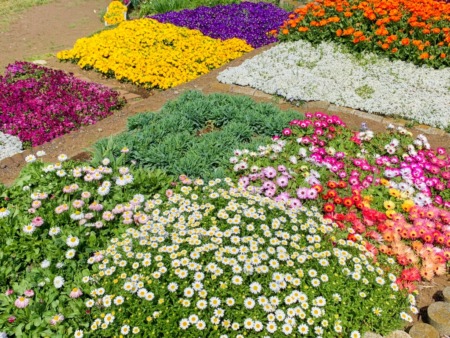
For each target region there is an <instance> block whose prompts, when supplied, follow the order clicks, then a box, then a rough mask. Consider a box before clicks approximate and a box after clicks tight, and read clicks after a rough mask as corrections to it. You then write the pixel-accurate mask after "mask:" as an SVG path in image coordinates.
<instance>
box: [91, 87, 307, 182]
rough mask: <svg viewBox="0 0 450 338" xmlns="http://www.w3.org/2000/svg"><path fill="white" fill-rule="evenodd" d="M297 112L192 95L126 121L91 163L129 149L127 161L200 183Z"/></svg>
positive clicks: (218, 173) (98, 149) (101, 143)
mask: <svg viewBox="0 0 450 338" xmlns="http://www.w3.org/2000/svg"><path fill="white" fill-rule="evenodd" d="M301 118H302V116H301V115H300V114H299V113H298V112H293V111H287V112H283V111H281V110H279V109H278V108H277V107H275V106H274V105H271V104H262V103H260V104H258V103H255V102H254V101H253V100H251V99H250V98H247V97H243V96H231V95H224V94H213V95H209V96H205V95H203V94H201V93H199V92H195V91H191V92H186V93H184V94H183V95H181V96H180V97H179V98H178V99H177V100H175V101H170V102H168V103H167V104H166V105H165V106H164V107H163V108H162V110H161V112H160V113H144V114H140V115H137V116H135V117H132V118H130V119H129V120H128V131H127V132H125V133H123V134H120V135H118V136H115V137H113V138H112V139H109V140H108V139H103V140H101V141H99V142H98V143H97V144H96V145H95V151H94V164H97V163H99V160H100V159H102V158H103V157H105V156H106V157H108V158H112V157H113V156H118V155H119V154H120V151H121V149H122V148H123V147H128V148H129V149H130V153H129V154H128V155H129V156H128V157H127V158H128V159H129V160H130V161H135V162H136V164H137V165H138V166H142V167H144V168H150V169H161V170H164V171H165V172H167V173H168V174H171V175H180V174H185V175H188V176H189V177H201V178H204V179H210V178H217V177H223V172H224V167H226V166H227V164H228V161H229V157H230V156H231V155H232V151H233V150H234V149H237V148H243V147H245V148H248V149H256V148H257V147H258V146H259V145H262V144H266V143H268V142H269V141H270V137H271V136H273V135H275V134H277V133H279V132H281V130H282V129H283V127H285V126H286V125H287V124H288V123H289V121H291V120H292V119H301Z"/></svg>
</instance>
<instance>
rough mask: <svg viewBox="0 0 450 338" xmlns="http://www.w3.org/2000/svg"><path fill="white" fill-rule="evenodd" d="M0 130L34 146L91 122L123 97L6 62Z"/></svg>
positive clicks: (0, 79) (0, 78)
mask: <svg viewBox="0 0 450 338" xmlns="http://www.w3.org/2000/svg"><path fill="white" fill-rule="evenodd" d="M0 97H1V98H2V99H1V100H0V112H1V113H0V122H1V123H0V130H1V131H2V132H4V133H6V134H10V135H17V136H18V137H19V139H20V140H21V141H22V143H24V145H25V146H38V145H41V144H43V143H45V142H48V141H51V140H53V139H54V138H57V137H59V136H61V135H64V134H67V133H69V132H71V131H73V130H76V129H78V128H79V127H80V126H82V125H89V124H94V123H96V122H97V121H99V120H101V119H103V118H105V117H107V116H109V115H111V114H113V112H114V110H117V109H120V108H121V107H122V106H123V105H124V103H125V101H124V100H123V99H120V98H119V94H118V93H117V92H115V91H112V90H110V89H108V88H106V87H103V86H101V85H98V84H94V83H87V82H85V81H81V80H78V79H76V78H74V77H73V76H72V75H68V74H66V73H64V72H62V71H59V70H53V69H49V68H45V67H41V66H38V65H34V64H32V63H27V62H16V63H14V64H12V65H9V66H8V67H7V69H6V73H5V76H0Z"/></svg>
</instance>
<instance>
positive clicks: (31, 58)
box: [25, 53, 55, 62]
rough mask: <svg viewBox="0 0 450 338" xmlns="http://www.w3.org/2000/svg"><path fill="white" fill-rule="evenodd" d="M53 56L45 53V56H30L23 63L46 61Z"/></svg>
mask: <svg viewBox="0 0 450 338" xmlns="http://www.w3.org/2000/svg"><path fill="white" fill-rule="evenodd" d="M53 56H55V54H54V53H45V54H38V55H32V56H30V57H27V58H25V61H28V62H33V61H36V60H46V59H48V58H51V57H53Z"/></svg>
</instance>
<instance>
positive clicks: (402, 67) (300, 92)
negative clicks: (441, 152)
mask: <svg viewBox="0 0 450 338" xmlns="http://www.w3.org/2000/svg"><path fill="white" fill-rule="evenodd" d="M218 80H219V81H221V82H224V83H235V84H239V85H242V86H247V85H249V86H251V87H253V88H256V89H259V90H262V91H264V92H266V93H269V94H277V95H281V96H283V97H285V98H286V99H288V100H306V101H310V100H313V101H314V100H318V101H328V102H331V103H335V104H337V105H341V106H346V107H351V108H356V109H362V110H365V111H368V112H371V113H373V112H375V113H380V114H383V115H388V116H389V115H393V116H400V117H403V118H406V119H412V120H415V121H418V122H421V123H425V124H427V125H432V126H435V127H440V128H446V127H448V126H449V123H450V92H449V90H448V88H450V87H449V86H450V68H446V69H439V70H435V69H430V68H426V67H416V66H414V65H412V64H411V63H406V62H403V61H389V60H387V59H384V58H380V57H378V56H376V55H374V54H362V55H359V56H354V55H352V54H349V53H347V52H345V50H344V49H343V48H340V47H339V46H337V45H336V44H334V43H331V42H322V43H320V44H319V45H317V46H313V45H312V44H311V43H310V42H307V41H302V40H301V41H296V42H292V43H283V44H280V45H278V46H275V47H273V48H271V49H270V50H268V51H265V52H264V53H261V54H259V55H257V56H255V57H253V58H252V59H249V60H246V61H245V62H244V63H242V65H240V66H238V67H233V68H228V69H226V70H224V71H223V72H221V73H220V74H219V76H218Z"/></svg>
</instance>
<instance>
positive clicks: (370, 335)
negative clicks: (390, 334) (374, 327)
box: [362, 332, 383, 338]
mask: <svg viewBox="0 0 450 338" xmlns="http://www.w3.org/2000/svg"><path fill="white" fill-rule="evenodd" d="M362 338H383V336H382V335H381V334H378V333H374V332H365V333H364V334H363V336H362Z"/></svg>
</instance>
